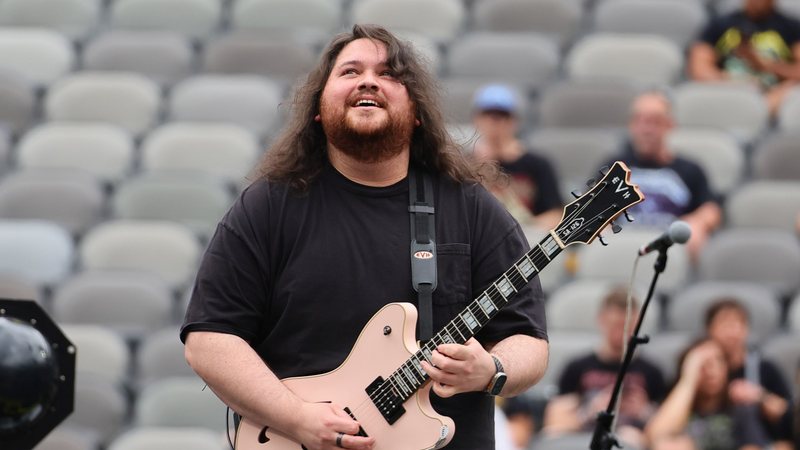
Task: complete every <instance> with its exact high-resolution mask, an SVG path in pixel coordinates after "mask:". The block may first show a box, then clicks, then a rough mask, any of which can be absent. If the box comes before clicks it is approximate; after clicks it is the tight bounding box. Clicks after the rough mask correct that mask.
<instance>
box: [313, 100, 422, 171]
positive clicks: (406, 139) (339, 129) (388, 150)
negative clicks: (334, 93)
mask: <svg viewBox="0 0 800 450" xmlns="http://www.w3.org/2000/svg"><path fill="white" fill-rule="evenodd" d="M347 111H348V108H343V109H334V108H330V107H329V105H327V104H325V103H323V104H321V105H320V116H321V118H322V127H323V129H324V130H325V136H326V137H327V139H328V142H329V143H330V144H331V145H333V146H334V147H336V149H337V150H339V151H341V152H342V153H344V154H346V155H348V156H350V157H351V158H353V159H355V160H356V161H359V162H363V163H376V162H381V161H386V160H388V159H391V158H392V157H394V156H396V155H398V154H400V153H401V152H402V151H403V149H404V148H406V147H407V146H408V145H409V143H410V142H411V134H412V132H413V129H414V116H413V114H412V113H410V112H409V114H408V116H407V117H400V116H398V115H393V114H391V113H389V111H388V110H386V112H387V113H388V118H387V119H386V120H385V121H384V123H383V124H381V125H380V126H378V127H374V128H371V129H368V130H363V129H359V128H358V126H357V125H355V124H353V123H351V120H350V119H349V118H348V116H347Z"/></svg>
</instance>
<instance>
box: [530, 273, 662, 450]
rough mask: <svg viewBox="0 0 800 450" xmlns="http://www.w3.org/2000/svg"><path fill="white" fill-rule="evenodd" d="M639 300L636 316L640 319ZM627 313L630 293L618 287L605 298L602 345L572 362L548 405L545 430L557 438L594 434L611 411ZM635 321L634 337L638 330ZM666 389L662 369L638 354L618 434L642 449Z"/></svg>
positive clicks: (625, 392) (601, 312)
mask: <svg viewBox="0 0 800 450" xmlns="http://www.w3.org/2000/svg"><path fill="white" fill-rule="evenodd" d="M638 309H639V306H638V302H636V300H635V299H634V304H633V305H632V317H634V318H635V317H637V316H638ZM626 312H627V291H626V290H625V289H623V288H615V289H612V290H611V291H610V292H609V293H608V295H607V296H606V297H605V298H604V299H603V302H602V304H601V306H600V310H599V311H598V315H597V324H598V327H599V328H600V331H601V333H602V341H601V343H600V346H599V348H597V350H595V351H594V352H592V353H590V354H588V355H586V356H583V357H580V358H577V359H575V360H573V361H572V362H570V363H568V364H567V366H566V368H565V369H564V371H563V372H562V374H561V377H560V379H559V382H558V388H559V395H558V396H557V397H555V398H553V399H552V400H550V402H548V404H547V408H546V409H545V414H544V427H543V430H542V432H543V433H545V434H549V435H557V434H563V433H573V432H587V431H591V430H592V429H593V428H594V425H595V419H596V417H597V413H599V412H600V411H601V410H604V409H606V408H607V407H608V401H609V398H610V396H611V390H612V389H613V387H614V383H615V381H616V378H617V372H618V371H619V369H620V367H621V366H622V358H623V356H624V345H625V341H626V340H627V339H628V338H629V337H630V334H629V335H628V336H626V335H625V333H624V331H623V330H624V327H625V317H626ZM633 322H635V320H632V321H631V324H630V326H629V333H632V332H633V328H634V323H633ZM665 394H666V386H665V384H664V377H663V375H662V374H661V371H660V370H659V369H658V368H657V367H656V366H655V365H653V364H652V363H651V362H649V361H647V360H646V359H645V358H642V357H639V356H635V357H634V358H633V360H632V361H631V364H630V366H628V372H627V374H626V375H625V384H624V388H623V390H622V394H621V395H620V408H619V415H618V417H617V424H618V429H617V432H618V434H619V436H620V438H622V440H624V441H626V442H628V443H629V444H632V445H635V446H641V444H642V443H643V439H644V436H643V434H642V430H643V428H644V425H645V423H646V422H647V420H648V419H649V417H650V415H651V414H652V412H653V411H654V409H655V406H654V405H655V402H657V401H659V400H661V399H662V398H664V395H665Z"/></svg>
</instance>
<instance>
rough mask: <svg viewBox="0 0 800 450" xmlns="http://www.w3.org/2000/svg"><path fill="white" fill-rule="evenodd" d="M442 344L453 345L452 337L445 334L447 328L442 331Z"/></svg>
mask: <svg viewBox="0 0 800 450" xmlns="http://www.w3.org/2000/svg"><path fill="white" fill-rule="evenodd" d="M442 333H444V334H443V335H442V342H443V343H445V344H453V343H455V342H456V341H455V340H454V339H453V336H450V333H448V332H447V327H445V328H444V329H443V330H442Z"/></svg>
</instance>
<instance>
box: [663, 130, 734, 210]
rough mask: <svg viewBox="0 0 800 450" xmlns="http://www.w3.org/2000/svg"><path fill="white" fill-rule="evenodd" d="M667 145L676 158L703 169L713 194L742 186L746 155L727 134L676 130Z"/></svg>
mask: <svg viewBox="0 0 800 450" xmlns="http://www.w3.org/2000/svg"><path fill="white" fill-rule="evenodd" d="M668 145H669V147H670V148H671V149H673V150H674V151H675V153H676V154H678V155H680V156H683V157H684V158H687V159H690V160H692V161H694V162H695V163H697V164H699V165H700V167H702V169H703V172H705V174H706V177H707V178H708V182H709V184H710V186H711V189H712V190H713V191H714V192H715V193H717V194H727V193H728V192H730V191H731V189H733V188H735V187H737V186H738V185H739V184H740V183H741V180H742V177H743V176H744V171H745V165H746V161H745V154H744V150H743V149H742V148H741V147H740V146H739V143H738V142H737V141H736V139H734V137H733V136H731V135H730V134H729V133H726V132H724V131H721V130H716V129H703V128H700V129H697V128H676V129H674V130H673V131H672V133H670V135H669V137H668Z"/></svg>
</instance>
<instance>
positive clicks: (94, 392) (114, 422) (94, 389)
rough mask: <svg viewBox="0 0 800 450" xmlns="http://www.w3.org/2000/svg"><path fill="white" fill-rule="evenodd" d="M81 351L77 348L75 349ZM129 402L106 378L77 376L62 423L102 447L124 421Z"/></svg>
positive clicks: (120, 427)
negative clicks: (72, 406)
mask: <svg viewBox="0 0 800 450" xmlns="http://www.w3.org/2000/svg"><path fill="white" fill-rule="evenodd" d="M78 351H80V349H79V350H78ZM127 414H128V402H127V400H126V398H125V395H124V394H123V392H122V390H121V389H120V388H119V387H118V386H116V385H114V384H112V383H109V382H108V381H106V380H103V379H98V378H95V377H90V376H81V375H78V376H77V377H76V380H75V409H74V411H73V412H72V414H70V415H69V417H67V419H66V420H65V421H64V422H63V425H64V426H69V427H72V428H75V429H78V430H80V433H81V434H82V435H83V436H85V437H87V438H89V439H92V440H96V441H99V442H100V444H101V446H102V445H103V444H106V443H108V442H109V441H110V440H111V439H112V438H113V437H114V436H116V434H117V433H118V432H119V431H121V430H122V429H123V428H124V427H125V424H126V417H127Z"/></svg>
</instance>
